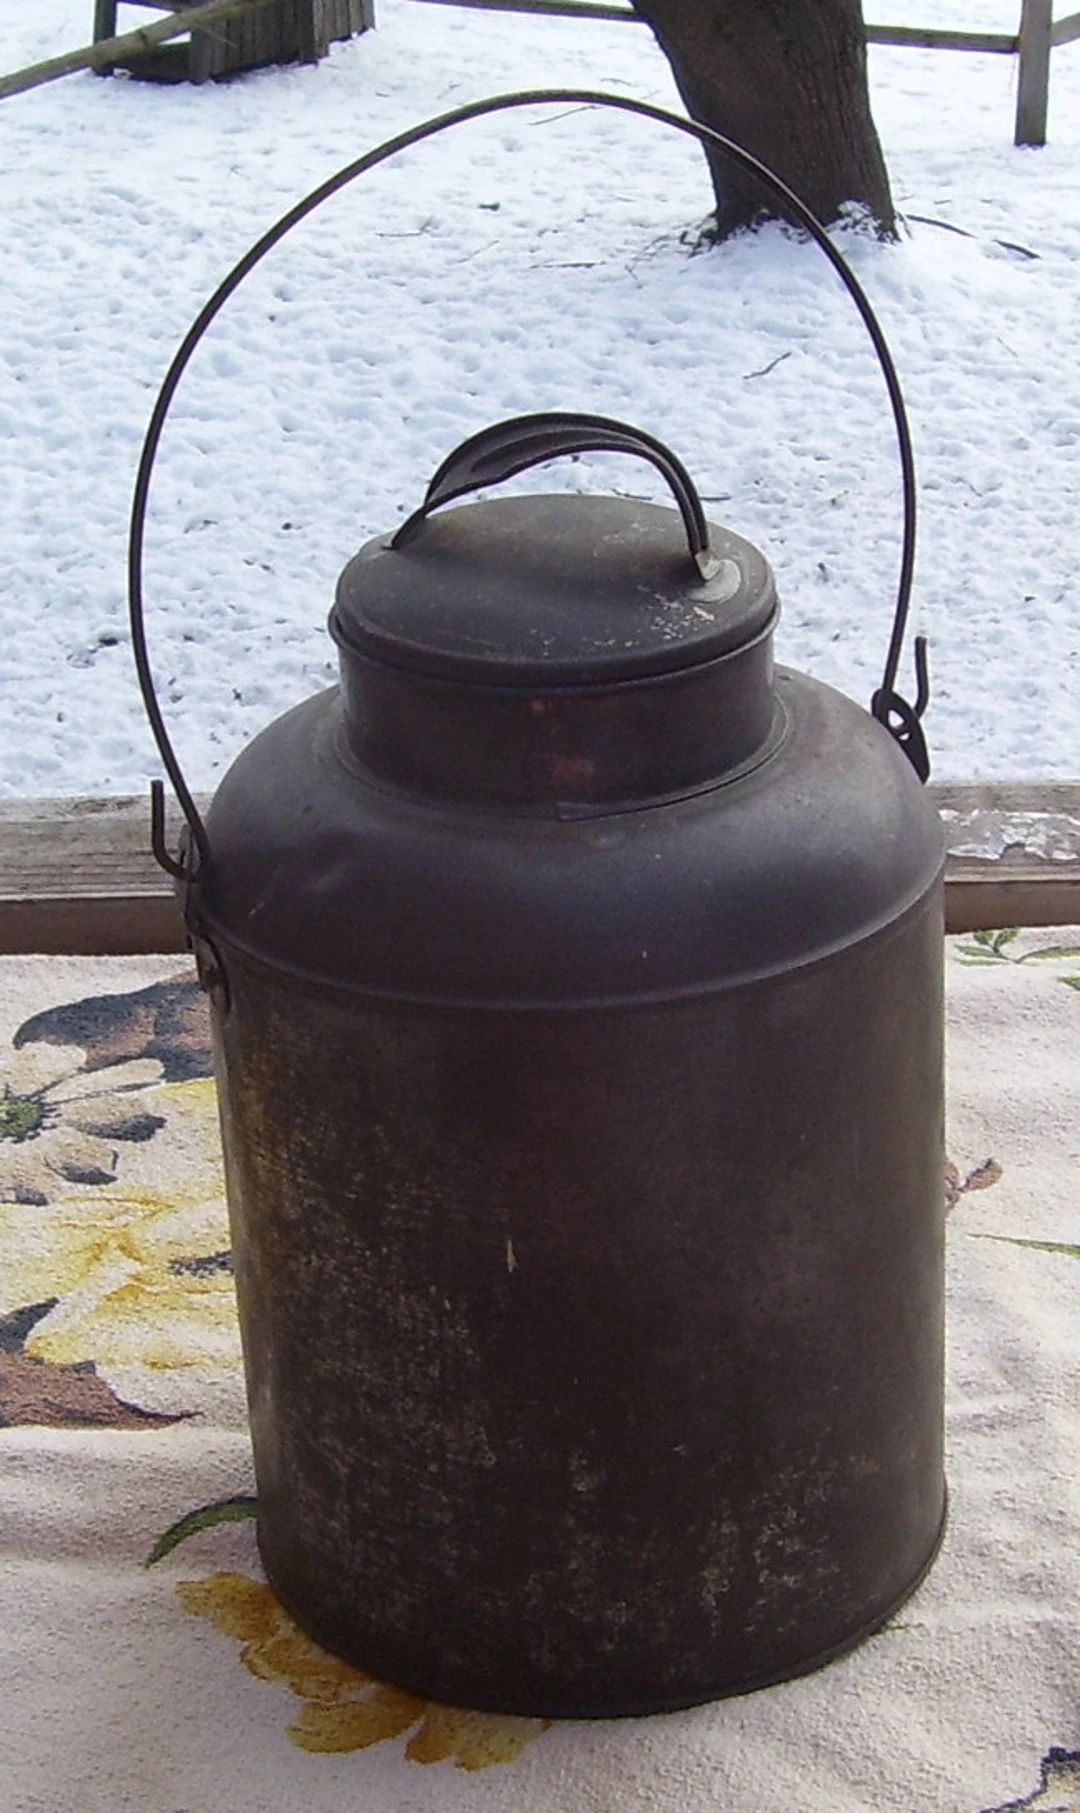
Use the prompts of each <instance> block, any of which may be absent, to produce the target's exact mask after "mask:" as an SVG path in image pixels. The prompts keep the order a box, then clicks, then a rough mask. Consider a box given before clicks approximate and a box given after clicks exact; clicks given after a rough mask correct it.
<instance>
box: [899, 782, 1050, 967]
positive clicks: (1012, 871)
mask: <svg viewBox="0 0 1080 1813" xmlns="http://www.w3.org/2000/svg"><path fill="white" fill-rule="evenodd" d="M931 792H932V793H933V795H934V803H935V805H936V806H937V808H938V810H939V811H940V812H941V814H942V818H943V819H944V822H945V836H946V842H947V844H948V848H949V853H950V854H949V862H948V866H947V869H946V885H945V910H946V919H947V923H948V928H949V930H950V931H951V932H971V931H978V930H989V929H991V928H999V927H1001V926H1007V925H1074V924H1080V785H1077V784H1076V783H1074V782H1071V781H1058V782H1045V781H1044V782H1041V783H1039V782H1036V783H1029V784H1028V785H1026V786H1023V785H1017V784H1015V783H1009V782H1005V781H990V782H984V783H982V784H981V785H978V786H955V787H954V786H948V785H945V786H936V787H932V788H931Z"/></svg>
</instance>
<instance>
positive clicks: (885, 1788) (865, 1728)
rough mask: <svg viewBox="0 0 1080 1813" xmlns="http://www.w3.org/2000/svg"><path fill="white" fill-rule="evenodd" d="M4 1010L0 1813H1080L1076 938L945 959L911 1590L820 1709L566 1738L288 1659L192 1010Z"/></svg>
mask: <svg viewBox="0 0 1080 1813" xmlns="http://www.w3.org/2000/svg"><path fill="white" fill-rule="evenodd" d="M983 939H985V941H983ZM0 982H2V993H0V1659H2V1664H3V1697H4V1741H3V1744H2V1747H0V1756H2V1758H3V1766H2V1771H0V1809H2V1813H124V1810H126V1809H133V1810H137V1813H196V1810H198V1813H353V1810H355V1813H435V1810H436V1809H438V1810H439V1813H492V1810H494V1809H505V1810H506V1813H818V1810H819V1809H820V1810H821V1813H868V1810H870V1813H877V1810H878V1809H882V1810H886V1809H896V1810H897V1813H988V1810H990V1809H993V1813H1006V1809H1008V1810H1010V1813H1011V1810H1013V1809H1017V1808H1021V1807H1023V1808H1029V1807H1030V1808H1033V1809H1040V1813H1080V1616H1078V1613H1080V1483H1078V1465H1080V1313H1078V1311H1080V1290H1078V1287H1080V1263H1078V1261H1080V1208H1078V1202H1077V1159H1078V1156H1080V932H1078V931H1077V930H1076V929H1075V928H1074V929H1073V930H1071V931H1063V932H1057V933H1050V932H1045V933H1044V932H1021V933H1019V934H1007V933H1005V934H1002V933H998V934H986V935H980V937H978V938H972V937H969V938H962V939H953V940H950V948H949V958H948V999H949V1059H950V1071H949V1077H950V1081H949V1148H950V1154H951V1165H950V1171H949V1175H948V1178H947V1196H948V1198H949V1200H950V1243H949V1246H950V1257H949V1300H950V1324H949V1330H950V1372H949V1431H950V1458H949V1481H950V1492H951V1516H950V1524H949V1530H948V1535H947V1537H946V1541H945V1546H944V1549H943V1551H942V1554H941V1557H940V1559H939V1561H938V1563H937V1565H936V1567H935V1568H934V1570H933V1572H932V1573H931V1575H930V1577H929V1579H928V1580H927V1582H926V1583H925V1585H924V1586H923V1587H922V1588H921V1590H920V1591H919V1593H918V1594H917V1595H916V1596H915V1598H914V1599H913V1600H911V1601H910V1603H909V1604H908V1605H907V1606H905V1607H904V1609H903V1610H902V1612H901V1613H900V1614H899V1615H898V1617H897V1618H896V1619H895V1620H894V1621H893V1623H892V1624H891V1625H890V1626H889V1627H887V1628H886V1629H885V1630H884V1631H883V1632H882V1633H881V1634H879V1635H878V1636H877V1637H875V1638H873V1639H872V1640H871V1641H870V1642H869V1643H867V1644H865V1645H864V1646H863V1647H862V1648H861V1649H859V1650H857V1651H856V1652H855V1653H854V1654H852V1655H850V1656H848V1657H847V1658H845V1659H844V1660H842V1661H840V1662H837V1663H834V1664H833V1665H832V1666H831V1667H829V1668H827V1669H824V1670H822V1671H821V1672H819V1673H818V1674H815V1675H812V1676H809V1677H807V1678H804V1679H802V1680H799V1681H795V1682H791V1683H789V1684H787V1685H785V1686H781V1687H775V1688H771V1689H769V1690H767V1691H765V1692H762V1693H757V1694H753V1695H750V1696H747V1697H746V1698H742V1699H736V1700H728V1701H726V1702H723V1703H720V1704H717V1705H714V1706H709V1707H703V1708H699V1709H698V1710H696V1711H692V1712H684V1713H676V1714H669V1715H667V1716H664V1717H660V1718H653V1719H641V1720H632V1721H618V1722H616V1721H611V1722H596V1723H591V1724H570V1723H567V1724H559V1725H544V1724H542V1723H540V1722H539V1721H530V1720H521V1719H500V1718H496V1717H492V1716H490V1715H479V1714H469V1713H455V1712H452V1711H448V1710H447V1709H445V1708H442V1707H437V1706H434V1705H430V1704H425V1703H424V1702H421V1701H418V1700H415V1699H412V1698H410V1697H409V1696H408V1695H405V1694H402V1693H399V1692H397V1691H396V1690H394V1689H392V1688H388V1687H384V1686H381V1685H379V1684H378V1683H376V1682H373V1681H371V1680H370V1679H368V1678H367V1677H365V1676H362V1675H360V1674H358V1673H357V1672H356V1671H355V1670H352V1669H350V1668H348V1667H347V1666H346V1665H345V1664H343V1663H340V1662H337V1661H335V1660H334V1659H332V1658H331V1657H329V1656H326V1655H325V1654H323V1652H321V1651H319V1650H318V1649H316V1648H315V1647H314V1646H313V1645H312V1644H310V1643H309V1642H308V1641H307V1639H306V1638H304V1637H303V1636H302V1635H301V1634H300V1633H299V1632H298V1631H297V1630H296V1629H295V1627H294V1626H293V1625H292V1624H291V1623H290V1621H289V1619H288V1618H287V1617H286V1616H285V1614H284V1613H283V1612H282V1611H281V1610H280V1608H279V1607H278V1606H277V1604H276V1603H275V1601H274V1599H273V1597H272V1595H271V1594H270V1591H269V1589H268V1587H267V1586H266V1585H265V1584H264V1582H263V1580H262V1578H261V1575H260V1572H259V1567H258V1562H257V1559H256V1553H255V1545H254V1540H253V1524H252V1519H251V1513H252V1509H253V1506H252V1503H251V1498H250V1495H251V1492H252V1480H251V1469H250V1458H249V1451H248V1444H247V1436H246V1429H245V1421H244V1401H243V1389H242V1380H241V1375H240V1370H239V1346H238V1341H237V1334H236V1325H235V1316H234V1307H233V1299H232V1280H231V1273H230V1270H229V1262H228V1237H227V1230H226V1223H225V1211H224V1203H223V1200H222V1193H221V1179H220V1172H219V1164H218V1148H217V1127H216V1110H215V1103H214V1095H213V1084H212V1082H211V1081H210V1078H209V1056H208V1051H207V1047H206V1028H205V1018H204V1014H203V1008H202V1001H201V997H200V996H199V995H198V993H197V990H196V989H195V985H194V981H193V979H192V977H191V974H190V972H189V970H188V969H187V967H186V966H185V964H184V963H183V962H182V961H181V960H178V959H176V958H130V959H94V958H67V959H56V958H29V959H15V958H8V959H3V960H0ZM207 1506H214V1507H217V1508H216V1509H213V1510H209V1511H206V1510H203V1507H207ZM200 1512H201V1515H200V1514H199V1513H200ZM163 1538H165V1540H164V1541H163V1540H162V1539H163ZM155 1550H156V1552H157V1553H158V1554H159V1557H160V1558H159V1559H157V1560H156V1561H155V1563H154V1564H153V1565H152V1566H150V1567H146V1566H144V1563H145V1562H146V1560H147V1558H148V1557H149V1556H150V1555H151V1554H152V1553H153V1552H155ZM163 1551H164V1552H163Z"/></svg>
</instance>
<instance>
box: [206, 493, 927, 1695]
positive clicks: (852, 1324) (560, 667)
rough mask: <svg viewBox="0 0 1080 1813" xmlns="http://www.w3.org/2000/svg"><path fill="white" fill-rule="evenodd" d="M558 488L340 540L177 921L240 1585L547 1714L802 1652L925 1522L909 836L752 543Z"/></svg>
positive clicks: (830, 1643) (874, 1586)
mask: <svg viewBox="0 0 1080 1813" xmlns="http://www.w3.org/2000/svg"><path fill="white" fill-rule="evenodd" d="M600 504H601V500H570V499H566V498H560V499H548V500H545V499H528V500H525V499H520V500H504V501H503V502H502V503H495V504H486V503H485V504H471V505H465V506H464V507H460V508H458V509H456V510H454V511H451V512H449V513H447V514H446V515H444V516H442V517H434V518H432V519H431V520H430V521H428V522H426V523H424V524H423V525H422V526H421V528H420V532H419V533H418V534H417V535H416V537H415V541H414V542H413V543H412V544H410V546H408V547H399V548H395V547H394V546H393V544H392V543H390V541H389V540H384V541H382V542H379V543H377V544H373V546H372V548H370V549H368V550H365V551H364V553H363V554H362V555H361V556H360V557H359V558H358V561H357V562H354V563H352V565H351V566H350V568H348V569H347V570H346V574H345V575H344V576H343V580H342V585H341V588H340V589H339V596H338V605H337V608H336V612H335V617H334V620H333V627H334V632H335V636H336V639H337V640H338V642H339V645H340V647H341V659H342V687H341V689H340V690H338V689H332V690H331V691H329V692H327V693H324V694H322V695H320V696H319V697H317V698H316V699H313V700H311V701H309V702H308V703H307V704H305V705H303V706H300V707H298V708H297V709H296V710H295V711H293V712H292V713H290V714H289V715H288V716H287V717H285V718H283V719H281V720H279V721H278V722H277V723H276V724H275V725H273V726H271V727H270V729H269V730H267V731H266V732H264V733H263V735H262V736H261V737H259V738H257V739H256V741H255V742H254V743H253V744H252V745H251V746H250V747H249V748H248V750H247V751H246V752H245V753H244V755H243V756H242V757H241V758H240V760H239V761H238V763H237V764H236V765H235V767H234V768H233V769H232V771H231V772H230V774H229V776H228V777H227V778H226V780H225V782H224V783H223V785H222V787H221V788H220V790H219V792H218V795H217V797H216V799H215V802H214V804H213V807H212V810H211V813H210V815H209V818H208V821H207V833H208V841H209V848H210V850H211V852H212V857H211V860H210V862H209V864H208V865H207V866H206V868H205V870H204V872H203V873H202V875H201V877H200V878H199V879H198V880H197V882H196V885H195V890H194V899H193V900H192V901H191V902H190V903H189V904H190V916H191V922H192V927H193V933H194V938H195V943H196V949H197V952H198V953H199V955H200V958H201V961H202V964H203V971H204V975H205V976H206V977H207V978H208V980H209V983H210V993H211V1002H212V1009H213V1017H214V1029H215V1040H216V1046H217V1067H218V1080H219V1090H220V1097H221V1106H222V1126H223V1133H224V1143H225V1153H226V1165H227V1176H228V1188H229V1199H230V1212H231V1217H232V1222H233V1232H234V1251H235V1264H236V1273H237V1290H238V1298H239V1305H240V1314H241V1325H242V1333H243V1342H244V1354H245V1365H246V1368H247V1376H248V1390H249V1401H250V1409H251V1424H252V1437H253V1443H254V1452H255V1465H256V1473H257V1483H258V1498H259V1542H260V1548H261V1553H262V1556H263V1560H264V1563H265V1566H266V1570H267V1574H268V1577H269V1579H270V1581H271V1583H272V1584H273V1585H274V1587H275V1589H276V1590H277V1592H278V1593H279V1595H280V1596H281V1598H282V1599H283V1601H284V1603H285V1604H286V1605H287V1606H288V1607H289V1608H290V1609H291V1610H292V1611H293V1612H294V1614H295V1616H296V1617H297V1619H298V1620H299V1622H300V1623H301V1624H302V1625H303V1627H304V1628H305V1629H306V1630H308V1631H309V1632H310V1633H311V1634H312V1635H313V1636H315V1637H316V1638H317V1639H318V1640H319V1641H321V1642H322V1643H324V1644H325V1645H326V1646H327V1647H328V1648H330V1649H331V1650H334V1651H335V1652H337V1653H340V1654H342V1655H344V1656H346V1657H348V1658H349V1659H350V1660H352V1661H353V1662H355V1663H356V1664H358V1665H359V1666H360V1667H362V1668H364V1669H366V1670H368V1671H370V1672H371V1673H373V1674H375V1675H376V1676H378V1677H380V1678H382V1679H385V1680H388V1681H391V1682H395V1683H398V1684H400V1685H402V1686H403V1687H405V1688H407V1689H409V1690H411V1691H413V1692H416V1693H418V1694H425V1695H430V1696H432V1697H434V1698H437V1699H442V1700H446V1701H448V1702H451V1703H455V1704H460V1705H467V1706H476V1707H490V1708H494V1709H497V1710H502V1711H508V1712H518V1713H524V1714H533V1715H547V1716H592V1715H613V1714H621V1713H640V1712H648V1711H654V1710H660V1709H662V1708H666V1707H673V1706H679V1705H685V1704H689V1703H691V1702H694V1701H697V1700H701V1699H705V1698H709V1697H712V1696H714V1695H718V1694H723V1693H727V1692H734V1691H741V1690H745V1689H747V1688H749V1687H752V1686H756V1685H761V1684H764V1683H767V1682H769V1681H773V1680H776V1679H779V1678H782V1677H784V1676H787V1675H790V1674H794V1673H798V1672H800V1671H802V1670H805V1669H807V1668H810V1667H812V1666H814V1665H816V1664H817V1663H819V1662H821V1661H823V1660H826V1659H827V1658H828V1657H829V1656H831V1655H833V1654H836V1653H838V1652H840V1651H841V1650H843V1649H845V1648H847V1647H849V1646H850V1645H852V1644H853V1643H855V1642H856V1641H858V1639H859V1638H860V1637H861V1636H863V1635H865V1634H866V1633H867V1632H868V1631H869V1630H871V1629H873V1628H874V1627H876V1626H877V1625H878V1624H879V1623H881V1622H882V1620H883V1619H884V1618H885V1617H887V1615H888V1614H889V1613H890V1612H891V1610H892V1609H893V1608H894V1607H895V1606H896V1605H897V1604H898V1603H900V1602H901V1601H902V1600H903V1599H904V1598H905V1597H906V1595H907V1594H908V1593H909V1592H910V1591H911V1590H912V1588H913V1587H914V1585H915V1584H917V1582H918V1580H919V1579H920V1578H921V1576H922V1574H923V1572H924V1571H925V1569H926V1567H927V1566H928V1565H929V1562H930V1560H931V1558H932V1556H933V1553H934V1551H935V1548H936V1545H937V1542H938V1539H939V1536H940V1531H941V1527H942V1520H943V1515H944V1482H943V1471H942V1441H941V1426H942V1297H943V1289H942V1227H943V1218H942V1053H941V1045H942V1035H941V1026H942V1016H941V961H942V930H943V926H942V891H941V868H942V842H941V834H940V827H939V825H938V821H937V819H936V815H935V814H934V813H933V811H932V809H931V808H930V807H929V806H928V804H927V801H926V797H925V795H924V793H923V791H922V789H921V787H920V785H919V782H918V780H917V778H916V776H915V774H914V773H913V771H912V768H911V766H910V764H909V762H908V761H907V759H906V758H905V756H904V755H903V753H901V751H900V750H899V748H898V747H897V744H896V743H895V741H894V740H893V738H892V737H891V736H890V735H889V734H888V733H887V731H886V730H885V729H884V728H883V727H882V725H881V724H879V723H877V722H875V721H874V719H873V718H871V717H870V716H869V715H868V714H866V713H865V712H863V711H862V710H860V709H859V708H858V707H857V706H855V705H853V704H852V703H851V702H849V701H848V700H846V699H845V698H843V697H842V696H841V695H839V694H837V693H835V692H833V691H832V690H831V689H829V688H828V687H824V686H822V685H820V684H818V683H817V682H815V681H813V680H810V679H807V678H806V677H804V676H801V675H798V674H795V673H791V672H789V671H787V670H784V669H779V670H776V671H775V672H774V670H773V668H772V660H771V638H772V629H773V624H774V619H775V599H774V597H773V594H772V581H771V575H770V574H769V572H768V569H767V567H766V566H765V564H764V562H763V561H762V559H761V556H760V555H758V554H757V552H756V550H754V549H752V548H750V547H749V545H748V544H746V543H744V542H741V541H740V540H739V538H738V537H735V536H731V535H729V534H728V533H727V532H726V531H714V535H713V548H714V553H717V558H718V561H719V567H720V569H721V571H720V574H719V577H718V575H717V572H716V571H715V567H716V565H717V562H716V561H715V560H714V563H713V565H714V571H713V572H712V575H711V577H709V578H707V579H703V578H702V577H701V575H700V574H699V573H697V572H694V571H690V570H689V569H688V567H687V561H686V550H685V547H684V546H681V545H680V541H681V528H680V523H679V517H678V515H677V514H676V513H675V512H673V511H668V510H661V509H658V508H654V507H652V506H641V507H639V508H637V509H636V510H631V511H630V512H629V515H628V514H627V506H625V505H624V504H620V503H618V502H617V501H604V503H603V506H602V508H601V507H600ZM598 509H599V514H598V513H597V511H598ZM545 510H547V511H549V512H553V514H550V515H549V516H545V515H544V511H545ZM567 511H569V515H567ZM605 511H608V512H609V514H607V515H605V513H604V512H605ZM610 512H614V513H613V514H611V513H610ZM567 524H569V527H567ZM593 547H600V548H602V549H603V550H604V559H603V560H602V561H600V560H594V561H591V562H590V560H588V559H586V560H585V561H584V566H583V565H582V550H583V549H586V550H588V549H590V548H593ZM523 548H524V549H526V550H529V549H531V550H532V555H535V559H533V558H532V555H526V556H522V557H519V560H518V566H517V569H516V571H515V572H513V574H512V576H511V578H509V579H508V578H507V572H506V559H507V549H517V550H519V551H520V550H522V549H523ZM553 549H554V550H555V552H554V553H553V552H552V550H553ZM717 551H718V552H717ZM552 560H554V563H555V571H556V577H557V579H558V583H557V584H553V581H552V566H551V562H552ZM530 562H531V564H530ZM650 562H651V563H652V564H651V565H650ZM680 563H681V565H680ZM725 563H726V567H725ZM601 570H602V572H603V575H604V577H603V581H602V582H601V580H600V579H599V577H598V575H599V574H600V572H601ZM463 572H466V573H467V583H466V584H465V585H464V589H462V573H463ZM567 574H570V575H577V578H575V579H574V580H573V583H571V581H570V580H568V579H567V577H566V576H567ZM643 574H644V577H642V575H643ZM387 575H389V578H388V577H387ZM402 575H404V577H402ZM447 576H448V577H447ZM579 583H580V585H581V586H582V587H583V588H584V595H583V596H575V595H574V585H575V584H579ZM444 586H449V588H450V589H449V592H446V591H445V590H444V589H443V588H444ZM605 586H608V587H609V590H608V591H607V592H605V590H604V587H605ZM560 587H561V588H562V590H561V591H560ZM725 587H726V590H725ZM522 588H523V591H522ZM650 588H651V589H650ZM710 588H711V590H710ZM718 588H719V589H718ZM733 588H734V589H733ZM553 595H558V599H561V602H559V603H558V606H557V609H556V610H555V614H554V616H553V615H552V614H551V612H550V611H549V610H548V601H549V600H550V598H551V597H552V596H553ZM372 598H374V604H372V602H371V600H372ZM627 598H629V599H630V605H629V607H628V608H629V615H628V617H626V618H625V619H624V618H623V617H622V616H620V612H621V611H622V610H623V608H624V605H625V603H626V599H627ZM455 599H456V600H457V605H456V606H455V602H454V601H455ZM462 600H464V603H463V602H462ZM650 600H651V602H650ZM701 600H704V603H702V602H700V601H701ZM500 601H501V602H500ZM657 601H659V605H658V604H657ZM504 606H505V610H504V609H503V607H504ZM661 607H662V608H661ZM590 609H591V610H592V612H593V613H594V614H593V615H592V616H591V617H590V614H589V613H590ZM658 609H659V612H660V615H659V618H658V617H657V614H656V613H657V610H658ZM650 612H651V613H652V614H651V615H650ZM695 612H700V617H698V618H695ZM538 617H539V621H540V631H536V623H537V618H538ZM613 621H614V622H616V623H618V624H619V625H620V627H621V628H626V629H627V634H626V635H624V636H622V642H623V644H624V646H623V647H622V648H617V647H613V642H615V641H617V640H618V638H613V637H611V636H610V635H609V634H608V633H607V632H608V630H609V629H610V626H611V623H612V622H613ZM582 624H584V625H585V626H586V627H585V628H584V629H582V628H581V627H580V626H581V625H582ZM658 625H659V627H658ZM673 625H674V626H675V627H674V628H673ZM493 626H494V627H493ZM507 626H509V627H507ZM515 626H516V627H515ZM523 626H524V627H523ZM534 632H536V633H534ZM541 632H542V633H541ZM582 637H584V642H582V640H581V638H582ZM575 638H576V640H575ZM586 644H587V646H586Z"/></svg>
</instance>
